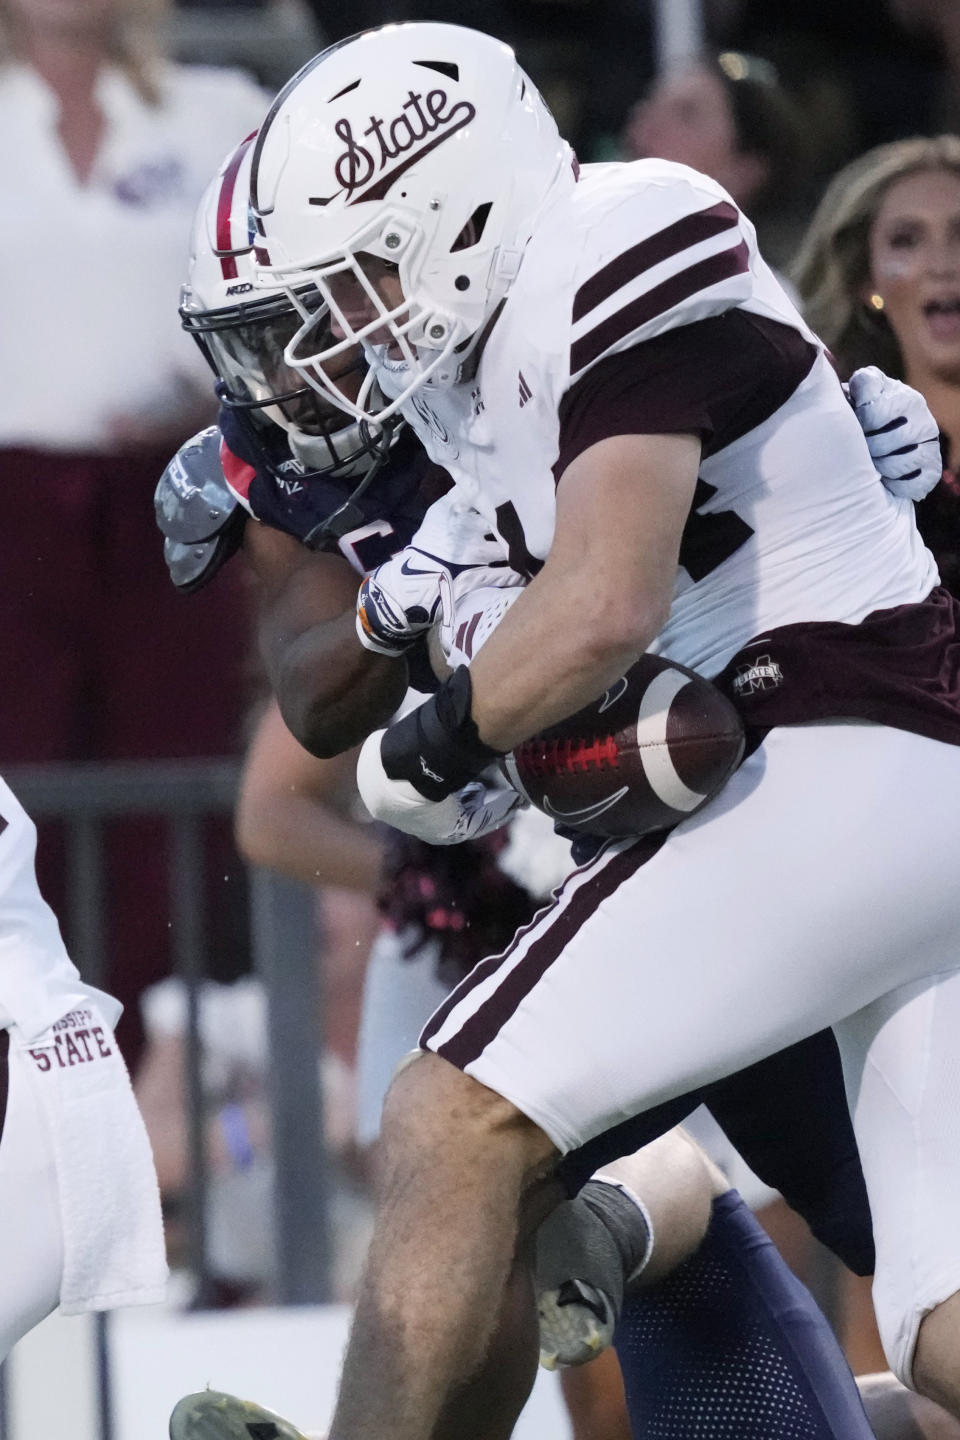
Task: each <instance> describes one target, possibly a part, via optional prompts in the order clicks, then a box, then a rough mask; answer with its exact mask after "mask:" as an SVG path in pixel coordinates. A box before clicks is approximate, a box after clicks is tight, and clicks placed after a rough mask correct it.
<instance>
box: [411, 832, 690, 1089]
mask: <svg viewBox="0 0 960 1440" xmlns="http://www.w3.org/2000/svg"><path fill="white" fill-rule="evenodd" d="M666 838H667V835H666V833H664V834H661V835H651V836H648V837H646V838H645V839H643V840H638V841H637V842H636V844H634V845H631V846H630V848H629V849H627V850H623V851H621V853H620V854H619V855H615V856H614V858H613V859H612V860H611V861H610V863H609V864H608V865H605V866H604V867H603V869H602V870H599V871H598V872H597V873H596V875H594V876H592V877H591V878H590V879H589V880H588V881H586V883H585V884H583V885H581V887H580V889H579V890H577V891H576V892H575V894H574V895H573V896H572V897H571V899H570V903H569V904H568V905H566V906H564V907H563V908H558V910H557V914H556V918H555V919H553V920H550V921H548V923H547V925H546V927H545V928H544V929H543V933H542V934H541V935H540V936H539V937H538V938H537V939H535V940H534V941H533V942H532V943H531V944H530V946H529V948H528V949H527V953H526V954H525V955H524V956H523V958H522V960H520V961H519V962H518V963H517V964H516V965H515V966H514V968H513V969H512V970H511V971H510V973H509V974H508V975H506V976H505V977H504V979H503V982H502V983H501V984H500V985H499V986H498V988H497V989H496V990H495V991H494V993H493V994H492V995H491V996H490V997H489V998H488V999H487V1000H485V1001H484V1003H483V1004H482V1005H481V1006H480V1007H479V1009H478V1010H476V1011H474V1013H473V1014H472V1015H471V1016H470V1017H469V1018H468V1019H467V1020H466V1021H464V1024H463V1026H462V1027H461V1028H460V1030H458V1031H457V1033H456V1034H455V1035H452V1036H451V1037H450V1039H449V1040H446V1041H444V1043H443V1044H442V1045H439V1046H437V1054H438V1055H442V1056H443V1057H444V1059H445V1060H449V1061H450V1062H451V1064H453V1065H456V1066H458V1067H459V1068H460V1069H461V1070H462V1069H465V1068H466V1066H467V1065H469V1064H471V1062H472V1061H474V1060H476V1059H477V1058H478V1056H480V1055H481V1054H482V1053H483V1051H484V1050H485V1049H486V1047H487V1046H488V1045H489V1044H490V1042H491V1041H492V1040H495V1039H496V1037H497V1035H498V1034H499V1032H500V1030H501V1029H502V1028H503V1026H504V1025H505V1024H506V1023H507V1021H508V1020H510V1019H511V1018H512V1016H513V1015H514V1014H515V1013H516V1011H517V1010H518V1009H519V1007H520V1005H521V1004H522V1003H523V1001H524V1000H525V999H526V997H527V996H528V995H529V994H530V991H531V990H533V988H534V987H535V986H536V985H537V983H538V982H539V981H540V980H541V979H542V978H543V976H544V975H545V974H546V972H547V971H548V970H549V969H550V966H551V965H552V964H553V963H554V962H555V961H556V960H557V959H558V957H559V956H560V955H561V954H562V952H563V950H564V949H565V947H566V946H567V945H568V944H569V943H570V941H571V940H572V939H573V938H574V936H575V935H576V934H577V931H578V930H581V929H582V928H583V926H584V925H585V924H586V922H587V921H588V920H589V919H590V918H591V916H593V915H594V914H595V913H596V911H597V909H598V908H599V906H600V905H601V904H602V903H603V901H604V900H606V899H608V898H609V896H611V895H612V894H613V893H614V891H615V890H617V889H618V888H619V887H620V886H621V885H622V884H623V882H624V881H625V880H629V878H630V876H631V875H633V874H635V873H636V871H637V870H639V869H640V867H641V865H645V864H646V863H647V861H648V860H650V859H651V858H652V856H654V855H655V854H656V853H657V851H658V850H659V849H660V848H661V846H662V845H663V844H664V842H665V840H666ZM516 943H517V941H516V939H515V940H514V942H513V944H514V946H516ZM500 958H501V960H502V959H503V958H505V957H500ZM482 963H483V964H488V963H489V962H486V961H484V962H482ZM479 968H480V967H476V969H474V970H473V971H471V973H470V975H469V976H468V978H467V981H466V982H465V983H466V984H469V982H470V981H472V980H473V978H474V976H475V975H476V970H477V969H479ZM496 968H497V967H496V965H494V966H493V969H496ZM490 973H492V972H491V971H490V970H488V971H487V974H490ZM454 993H456V992H454ZM460 993H461V996H462V994H463V988H462V987H460ZM448 1003H449V1002H448ZM431 1026H432V1028H431ZM431 1026H428V1027H427V1030H425V1031H424V1039H425V1040H426V1039H429V1034H428V1031H429V1033H430V1034H435V1033H436V1030H437V1029H438V1028H439V1027H438V1026H433V1025H432V1022H431Z"/></svg>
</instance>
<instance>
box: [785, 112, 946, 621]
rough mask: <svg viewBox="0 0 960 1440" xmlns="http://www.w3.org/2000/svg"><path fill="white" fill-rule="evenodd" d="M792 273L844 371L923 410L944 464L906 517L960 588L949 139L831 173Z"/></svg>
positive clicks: (908, 144)
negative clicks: (886, 387) (894, 390)
mask: <svg viewBox="0 0 960 1440" xmlns="http://www.w3.org/2000/svg"><path fill="white" fill-rule="evenodd" d="M794 278H795V280H796V283H797V285H798V287H799V290H800V293H801V297H802V300H803V304H804V309H805V313H806V317H807V319H808V320H809V322H810V324H811V325H812V326H813V328H814V329H815V330H816V331H817V332H818V334H819V335H821V336H822V338H823V340H824V341H825V343H826V344H827V345H828V346H829V347H830V349H831V350H832V351H833V354H834V355H835V357H836V359H837V363H838V365H839V366H840V370H841V373H842V374H843V375H844V377H846V376H847V375H849V373H850V372H851V371H852V370H854V369H856V368H857V366H859V365H864V364H874V365H878V366H879V367H880V368H881V369H882V370H885V371H886V372H887V374H889V375H896V376H897V377H899V378H900V379H903V380H906V381H907V383H908V384H910V385H912V386H913V387H914V388H915V389H917V390H919V391H920V392H921V394H922V395H923V396H924V398H925V399H926V401H927V404H928V405H929V406H930V409H931V410H932V411H933V414H934V416H935V417H936V420H937V423H938V425H939V426H940V430H941V434H942V436H944V437H945V448H946V455H947V464H946V468H945V470H944V474H943V479H942V480H941V482H940V484H939V485H938V486H937V487H936V489H935V490H933V491H932V492H931V494H930V495H929V496H928V497H927V498H926V499H925V500H922V501H921V502H920V503H919V505H918V506H917V522H918V524H919V526H920V531H921V534H922V535H923V538H924V540H925V541H926V543H927V544H928V545H929V547H930V549H931V550H932V551H933V553H934V555H935V556H936V558H937V564H938V565H939V567H940V575H941V578H942V579H943V581H944V583H945V584H946V585H947V586H948V587H949V588H950V589H951V590H952V591H953V592H954V594H957V595H960V483H958V479H957V473H956V472H957V466H958V465H960V137H958V136H955V135H941V136H938V137H936V138H932V139H925V138H918V139H913V140H904V141H898V142H895V143H893V144H891V145H882V146H879V147H877V148H875V149H873V150H871V151H869V152H868V153H867V154H866V155H862V156H861V157H860V158H859V159H858V160H856V161H854V163H853V164H852V165H849V166H847V168H846V169H844V170H842V171H841V172H840V173H839V174H838V175H837V176H836V177H835V178H834V180H833V182H832V184H831V185H830V187H829V188H828V190H827V192H826V194H825V195H824V197H823V200H822V202H821V204H820V206H819V208H818V210H817V212H816V215H815V216H814V218H813V221H812V223H811V226H810V230H809V233H808V235H807V238H806V240H805V242H804V245H803V247H802V249H801V252H800V254H799V255H798V257H797V263H796V266H795V268H794Z"/></svg>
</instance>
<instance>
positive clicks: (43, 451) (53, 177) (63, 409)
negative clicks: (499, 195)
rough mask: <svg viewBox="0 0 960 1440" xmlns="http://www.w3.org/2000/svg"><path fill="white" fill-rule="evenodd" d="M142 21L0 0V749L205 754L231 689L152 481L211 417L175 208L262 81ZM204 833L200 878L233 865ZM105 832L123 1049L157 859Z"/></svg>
mask: <svg viewBox="0 0 960 1440" xmlns="http://www.w3.org/2000/svg"><path fill="white" fill-rule="evenodd" d="M165 19H166V16H165V10H164V8H163V5H162V3H161V0H0V174H2V176H3V197H4V206H3V214H4V224H3V231H2V235H0V273H2V276H3V279H2V281H0V333H2V335H3V342H4V343H3V345H2V347H0V491H2V494H3V515H4V524H3V530H2V537H0V613H2V614H3V617H4V625H3V628H2V637H0V671H2V673H3V676H4V687H5V691H6V693H7V694H8V696H10V697H12V698H11V703H10V704H8V705H7V706H6V707H4V716H3V719H2V720H0V757H2V762H3V764H4V765H5V766H10V765H11V764H14V765H15V764H19V763H36V762H72V761H110V760H120V759H122V760H139V759H156V758H177V757H182V756H210V755H223V754H227V753H230V752H231V751H234V750H235V749H236V748H237V744H238V739H237V737H238V734H239V727H240V722H241V717H242V715H243V712H244V710H245V708H246V700H247V695H246V679H245V676H244V673H243V665H244V657H245V656H246V654H247V653H248V633H249V632H248V620H247V617H246V613H245V607H244V604H243V592H242V588H239V587H237V586H236V585H235V584H234V583H233V582H232V581H229V582H227V584H226V585H224V586H223V587H221V588H220V589H219V591H218V593H216V594H211V595H209V596H203V597H201V599H200V600H199V602H198V604H197V605H195V606H194V607H193V609H192V611H191V613H190V616H189V620H188V622H187V623H188V624H189V627H190V643H189V645H185V644H183V625H184V622H185V620H187V617H186V615H185V612H184V610H183V609H182V608H181V607H180V606H179V604H178V600H177V597H176V596H175V595H174V594H173V593H172V592H171V590H170V587H169V584H168V582H167V578H166V574H165V571H164V567H163V563H162V560H161V558H160V556H159V555H158V553H157V547H156V542H155V538H154V535H155V530H154V521H153V489H154V486H155V484H156V480H157V476H158V475H159V473H160V471H161V470H162V469H163V465H164V464H165V462H166V460H167V458H168V456H169V452H170V449H171V447H172V446H174V445H176V444H178V443H179V441H180V440H181V439H183V438H184V437H185V436H186V435H188V434H189V433H190V432H191V431H192V430H194V429H196V427H197V425H198V424H201V423H203V421H204V419H205V418H210V419H212V418H213V410H212V403H211V397H210V393H209V377H207V376H205V375H204V373H203V367H202V362H201V361H200V359H199V357H198V356H197V355H196V354H195V351H194V347H193V346H192V345H191V344H190V343H189V341H188V340H187V339H186V337H185V336H183V335H182V334H181V333H180V329H179V325H178V323H177V316H176V313H175V307H176V301H177V295H178V293H179V285H180V278H181V274H182V271H183V266H184V261H185V257H186V252H187V246H188V239H189V231H190V222H191V218H192V214H193V210H194V208H195V206H196V203H197V200H198V198H199V196H200V194H201V192H202V190H203V187H204V186H205V184H206V182H207V179H208V177H209V175H210V172H211V171H212V170H213V169H214V168H215V167H216V165H217V163H218V161H219V159H220V157H221V156H222V154H223V153H224V151H225V150H227V149H228V148H229V147H230V146H231V145H232V144H235V143H236V141H237V139H238V138H239V137H242V136H243V135H244V134H247V133H249V131H250V130H252V129H253V128H254V126H255V125H256V124H257V121H258V120H259V118H260V116H261V114H262V113H263V111H264V109H265V107H266V103H267V98H268V97H267V96H266V95H265V94H264V92H263V91H261V90H260V88H259V87H258V86H257V85H256V84H254V82H253V81H252V80H250V79H249V78H248V77H247V76H246V75H244V74H242V73H240V72H239V71H224V70H218V69H212V68H209V67H195V66H187V65H181V64H175V63H173V62H171V61H170V60H168V59H167V58H166V56H165V53H164V45H163V26H164V23H165ZM223 836H224V839H223V840H222V842H220V846H219V849H220V860H219V863H218V864H217V867H216V871H215V872H214V873H216V874H217V876H218V879H219V883H220V884H221V886H222V883H223V880H222V877H223V875H224V874H225V873H229V872H230V869H231V864H232V865H233V869H234V872H235V874H238V873H239V872H238V867H237V866H236V862H235V861H233V860H232V859H231V852H230V851H229V850H228V849H227V848H226V847H227V846H228V844H229V835H228V831H227V830H226V828H224V830H223ZM116 840H117V843H116V844H115V845H114V844H113V843H111V846H110V849H109V853H108V860H107V874H106V887H105V888H106V893H107V895H108V896H109V900H110V910H109V914H108V917H107V918H108V934H107V960H106V965H107V968H106V974H105V977H104V978H105V980H106V983H107V985H108V987H110V988H112V990H113V991H114V993H116V994H117V995H118V996H119V998H120V999H121V1000H122V1001H123V1002H125V1003H126V1006H127V1016H126V1017H125V1019H124V1020H123V1021H122V1022H121V1026H120V1032H119V1033H120V1039H121V1043H122V1044H123V1046H124V1050H125V1053H126V1055H127V1059H128V1061H129V1062H130V1063H131V1064H133V1062H134V1061H135V1059H136V1056H137V1052H138V1049H139V1041H140V1033H141V1032H140V1030H139V1026H138V1019H137V1007H136V1005H135V1003H133V1002H134V1001H135V999H136V997H137V995H138V994H139V992H140V990H141V989H142V988H143V987H144V986H145V985H146V984H147V983H149V982H151V981H153V980H156V979H159V978H160V976H161V975H162V974H163V973H164V972H165V970H166V969H167V966H168V953H167V945H168V938H167V937H168V925H167V921H168V914H167V908H168V901H167V893H166V891H167V880H166V875H165V872H164V864H163V857H162V846H163V837H162V835H161V834H160V833H159V832H156V833H155V831H154V830H153V829H152V828H151V826H150V825H148V824H146V823H145V822H140V821H137V822H124V823H123V834H122V836H119V837H116ZM52 844H53V841H52V839H51V834H50V831H49V829H48V828H45V827H41V846H40V862H39V863H40V873H41V884H42V886H43V888H44V892H45V893H47V894H49V895H50V898H51V900H52V901H54V902H55V903H56V905H57V908H60V909H62V903H61V902H62V900H63V892H64V886H63V879H62V866H61V864H60V860H59V854H58V852H57V851H56V849H52V848H51V846H52ZM217 908H218V909H219V910H220V911H222V910H224V909H225V908H226V907H222V906H221V907H217ZM222 948H223V950H224V953H227V952H229V951H231V950H232V948H233V946H232V942H228V941H224V942H222Z"/></svg>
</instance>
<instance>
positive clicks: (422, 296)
mask: <svg viewBox="0 0 960 1440" xmlns="http://www.w3.org/2000/svg"><path fill="white" fill-rule="evenodd" d="M433 31H434V34H433V35H430V34H428V33H425V32H424V29H423V27H419V28H417V27H410V26H403V27H399V28H398V29H397V30H396V31H395V32H394V33H393V34H392V35H391V45H390V48H389V53H388V52H387V51H386V50H385V49H384V47H383V45H382V43H381V38H380V36H379V35H378V36H377V38H376V39H375V40H374V41H373V43H372V44H368V43H367V42H366V41H365V42H364V46H363V49H364V50H369V61H370V63H369V64H367V63H366V61H367V58H368V57H367V55H366V54H364V55H363V57H362V62H361V63H360V64H358V59H359V58H360V56H361V54H362V51H361V50H360V49H358V46H357V45H356V44H349V43H348V44H346V45H344V46H340V47H334V48H333V49H332V50H331V51H327V52H324V54H323V55H320V56H318V57H317V58H316V60H314V61H311V62H310V63H309V64H308V65H306V66H305V67H304V68H303V69H302V70H301V71H300V72H299V74H298V75H297V76H295V77H294V79H293V80H292V81H291V82H290V84H289V85H288V86H287V89H286V90H285V91H281V93H280V95H279V96H278V98H277V100H276V102H275V104H274V106H273V107H272V109H271V111H270V112H269V113H268V115H267V118H266V120H265V122H264V125H263V127H262V129H261V133H260V136H259V137H258V141H257V144H256V146H255V148H254V154H253V162H252V173H251V202H252V205H253V209H254V212H255V215H256V216H257V217H258V222H259V224H260V225H261V229H262V231H265V232H269V236H270V239H269V242H268V243H264V244H263V245H262V246H261V247H260V248H261V249H262V250H263V252H264V254H265V255H266V257H267V259H266V261H265V267H264V275H269V276H270V277H272V278H273V280H282V281H283V282H284V283H286V284H287V285H288V286H289V287H290V293H291V295H294V293H295V288H294V287H296V285H297V282H298V281H299V280H306V281H307V282H308V283H310V284H311V285H314V286H316V288H317V289H318V290H319V291H320V293H321V294H322V295H323V297H324V299H325V300H326V302H327V304H328V305H329V307H330V310H331V313H332V315H333V317H334V320H335V322H336V327H337V330H338V332H339V334H338V336H337V338H336V339H335V340H334V342H333V343H332V344H331V343H330V342H329V339H328V338H327V336H326V335H324V334H323V333H318V332H317V330H316V327H315V323H314V317H313V316H312V315H311V314H310V311H309V308H308V307H305V306H304V305H303V302H302V300H300V301H296V302H295V303H298V305H299V307H300V308H301V311H302V315H303V324H302V327H301V329H300V330H299V331H298V333H297V335H296V336H295V337H294V338H293V340H292V342H291V344H290V346H289V347H288V352H287V353H288V356H289V357H290V358H291V359H292V360H293V359H295V362H296V364H297V365H298V366H302V367H304V368H305V369H306V368H307V367H310V366H316V370H315V371H314V379H316V380H319V382H320V384H321V385H323V386H324V388H326V389H327V393H329V394H331V398H333V399H334V400H335V401H336V402H337V403H340V404H342V403H343V397H342V396H337V395H335V394H333V390H332V388H331V382H330V380H329V378H328V372H329V368H330V365H331V362H332V361H334V360H335V359H336V357H337V356H338V355H340V354H343V353H344V352H345V351H347V350H348V349H349V348H350V346H352V345H354V344H356V343H358V342H362V343H364V344H365V346H367V347H368V348H369V349H371V350H373V351H375V352H376V353H377V354H378V356H379V357H380V358H381V359H382V360H383V361H384V362H385V363H386V364H387V367H388V368H391V369H396V370H397V371H401V372H402V375H403V378H402V380H400V381H398V382H397V385H396V386H395V387H394V391H393V393H392V397H391V398H389V399H386V398H384V397H378V396H377V394H376V384H375V379H374V377H373V376H372V375H371V376H370V377H369V378H368V380H367V382H366V383H365V385H364V387H363V388H362V390H361V393H360V395H359V396H358V397H357V399H356V400H355V401H354V402H353V404H352V405H351V406H350V407H349V408H350V409H351V413H353V414H356V415H366V416H367V417H368V418H373V417H375V416H378V415H379V416H381V417H382V416H386V415H391V414H394V413H396V412H397V411H398V410H399V409H400V407H401V406H402V405H403V404H404V403H405V401H407V400H408V399H409V398H410V396H411V395H412V394H414V393H415V392H416V391H417V390H418V389H419V388H420V387H421V386H422V385H423V384H424V383H425V382H427V381H430V382H431V383H432V384H433V385H434V386H444V385H452V384H454V383H455V382H456V381H458V380H459V379H461V378H462V377H463V376H464V375H466V374H467V373H469V369H470V365H471V357H472V356H473V352H474V351H475V350H476V348H477V345H478V344H479V342H480V340H481V338H482V336H483V333H484V328H485V326H486V325H487V323H488V322H489V321H491V320H492V318H493V317H494V315H495V314H496V311H497V308H498V306H499V305H500V303H501V302H502V301H503V300H504V298H505V297H506V295H507V293H508V291H509V289H510V285H511V282H512V281H513V279H514V277H515V275H516V273H517V271H518V269H519V266H520V261H521V259H522V256H523V252H524V249H525V247H526V245H527V242H528V241H529V239H530V236H531V234H532V232H533V228H534V225H535V224H536V219H537V216H538V214H539V213H540V212H541V211H542V209H543V208H544V207H545V206H546V205H547V204H549V203H550V202H551V201H552V200H554V199H555V198H556V197H557V196H558V195H561V194H563V193H564V192H565V191H567V190H568V189H570V187H572V186H573V184H574V183H575V179H576V174H577V162H576V159H575V157H574V155H573V152H572V151H571V150H570V147H569V146H568V145H567V143H566V142H565V141H564V140H562V139H561V137H560V134H559V132H558V130H557V126H556V122H555V121H554V119H553V116H552V115H551V114H550V111H549V110H548V109H547V107H546V105H545V104H544V103H543V100H542V98H541V96H540V94H539V92H538V90H537V89H536V86H535V85H534V84H533V82H532V81H531V80H530V79H529V77H528V76H526V75H524V73H523V72H522V71H521V70H520V69H519V67H518V66H517V64H516V61H515V59H514V57H513V52H512V51H511V50H510V49H509V48H508V47H507V46H506V45H503V44H502V43H501V42H499V41H497V40H495V39H493V38H492V37H491V36H488V35H481V34H479V33H478V32H475V31H467V30H460V29H458V28H456V27H451V26H436V27H433ZM434 38H435V41H436V45H435V49H436V55H437V59H436V61H434V60H432V59H431V58H430V57H431V55H432V54H433V53H434V52H433V51H431V49H430V45H431V43H432V42H433V41H434ZM425 45H426V48H424V46H425ZM341 82H342V83H341ZM338 90H339V94H338V93H337V92H338ZM481 91H482V94H483V103H482V105H478V104H476V103H475V101H474V100H473V99H470V98H467V97H469V96H476V95H477V94H479V93H480V92H481ZM334 97H336V100H337V103H336V104H335V105H330V104H328V102H329V101H332V100H333V99H334ZM278 117H279V120H278ZM281 132H282V133H283V135H285V136H286V135H289V137H290V142H291V143H290V144H289V147H288V148H287V149H286V151H285V153H282V154H281V149H282V142H279V143H278V135H279V134H280V133H281ZM464 142H466V144H464ZM428 153H429V154H430V155H431V161H430V164H429V165H428V166H424V164H423V159H424V157H425V155H427V154H428ZM465 167H466V168H465ZM388 192H389V198H386V197H387V196H388ZM275 212H276V213H277V214H281V213H282V216H283V223H282V226H280V227H278V226H275V225H273V224H271V222H270V217H271V216H272V215H273V214H274V213H275ZM318 217H319V218H320V219H321V223H320V224H319V225H318V223H317V221H318ZM361 254H362V255H363V257H364V262H363V263H362V264H361V263H360V262H359V261H358V259H357V257H358V256H359V255H361ZM394 277H395V281H396V283H393V281H394ZM381 280H383V282H384V283H382V284H381V283H380V281H381ZM356 294H361V295H363V296H365V297H366V298H367V299H368V300H369V302H370V305H371V307H372V312H373V313H372V314H371V315H370V316H368V317H366V318H365V319H364V320H363V322H362V323H359V324H358V323H356V320H355V318H353V312H354V296H355V295H356Z"/></svg>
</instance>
